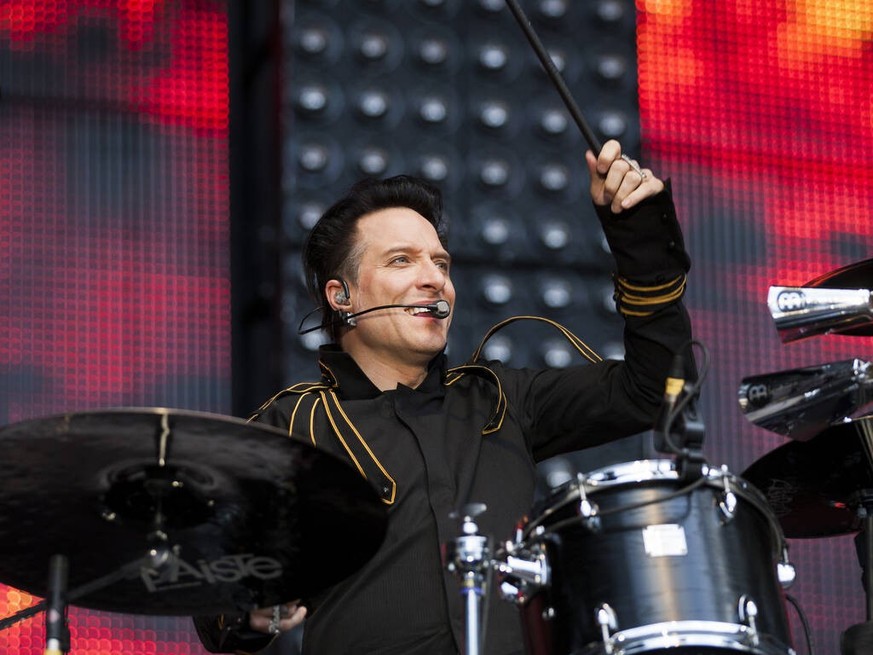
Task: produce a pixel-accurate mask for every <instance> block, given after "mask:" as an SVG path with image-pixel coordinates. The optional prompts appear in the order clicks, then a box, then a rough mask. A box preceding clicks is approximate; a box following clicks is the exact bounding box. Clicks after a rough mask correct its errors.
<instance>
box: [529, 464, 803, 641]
mask: <svg viewBox="0 0 873 655" xmlns="http://www.w3.org/2000/svg"><path fill="white" fill-rule="evenodd" d="M729 480H730V481H731V484H730V486H731V490H732V491H733V493H735V494H736V496H737V498H738V501H739V502H738V504H737V507H736V509H735V511H734V512H733V516H732V517H731V518H728V517H727V515H726V514H725V513H723V512H722V510H721V509H720V508H719V502H720V501H722V500H723V498H724V496H723V494H724V486H723V480H722V479H717V480H706V481H705V482H704V483H703V484H702V485H700V486H698V487H697V488H695V489H693V490H692V491H691V492H689V493H685V494H681V495H677V496H676V497H672V496H673V495H674V494H675V492H676V491H677V490H679V489H680V484H682V483H680V482H679V481H678V480H677V479H675V476H674V478H673V479H667V478H662V477H658V476H657V475H655V476H653V479H648V480H642V481H638V482H637V481H635V482H633V483H622V484H612V485H607V486H605V487H603V488H596V486H593V487H590V488H588V489H587V491H586V495H587V498H588V500H590V501H591V502H593V503H595V504H596V505H597V506H598V510H599V513H600V514H601V516H600V517H599V519H598V521H599V526H597V524H596V523H594V524H592V522H590V521H589V520H586V519H584V518H582V517H580V516H578V505H579V502H578V501H579V499H580V494H579V491H578V487H577V488H576V489H575V491H574V489H573V486H572V485H570V486H569V487H568V488H567V489H565V490H564V492H563V495H562V494H561V493H559V494H557V496H556V497H553V498H552V499H551V505H550V506H549V507H548V508H547V509H546V511H545V516H544V517H541V518H540V519H538V520H535V522H534V523H535V524H538V525H541V526H543V527H544V528H545V530H544V531H542V534H540V533H539V532H540V531H539V530H531V531H529V532H528V534H527V536H526V538H527V541H528V544H532V543H533V542H535V541H538V542H540V543H541V544H543V545H544V546H545V549H546V553H547V561H548V563H549V567H550V568H551V576H550V577H551V583H550V584H549V585H548V586H546V587H545V588H543V589H542V590H540V591H539V592H538V593H536V594H534V595H533V596H532V597H531V598H530V599H529V600H528V602H527V603H525V604H524V605H523V606H522V609H521V612H522V625H523V628H524V632H525V638H526V642H527V648H528V652H529V653H531V655H566V654H567V653H579V652H582V651H583V650H585V649H591V647H592V645H593V644H596V643H598V642H602V633H601V627H600V625H598V624H597V622H596V620H595V616H596V611H597V608H599V607H600V606H601V605H602V604H603V603H606V604H608V605H609V606H610V607H611V608H612V609H613V610H614V611H615V614H616V616H617V630H618V631H624V630H627V629H629V628H637V627H641V626H652V625H655V624H661V623H666V622H686V625H688V626H691V625H692V624H691V623H689V622H697V621H702V622H718V623H723V624H734V625H737V627H738V630H739V629H740V628H741V627H742V625H743V623H742V621H741V620H740V616H739V612H740V609H739V604H740V599H741V598H742V597H744V596H745V597H747V598H750V599H752V600H753V601H754V603H755V604H756V606H757V608H758V612H759V613H758V616H757V617H756V628H757V631H758V632H759V633H761V634H762V635H764V637H765V641H767V642H769V643H776V644H784V645H785V648H784V649H781V648H780V649H778V651H779V652H789V648H788V644H789V643H790V631H789V628H788V622H787V617H786V611H785V596H784V592H783V589H782V587H781V585H780V583H779V580H778V576H777V573H776V565H777V563H778V560H779V558H780V557H781V554H782V543H783V542H782V536H781V532H779V531H778V524H777V523H776V522H775V520H773V519H772V515H771V514H770V512H769V509H768V508H767V506H766V503H765V502H764V501H763V498H762V497H759V496H760V494H758V493H757V492H756V491H755V490H754V489H752V488H750V487H749V486H748V484H747V483H745V482H744V481H742V480H740V479H739V478H736V477H734V476H731V477H730V478H729ZM652 501H657V502H652ZM640 503H650V504H646V505H643V506H642V507H636V508H633V507H632V506H635V505H638V504H640ZM623 508H627V509H623ZM652 526H669V527H671V528H673V529H678V528H675V526H681V531H682V532H683V533H684V538H685V545H686V547H687V552H686V553H685V554H681V555H680V554H660V555H653V554H651V553H650V552H647V551H646V544H645V539H644V530H646V529H647V528H650V527H652ZM655 529H656V530H657V529H658V528H657V527H656V528H655ZM692 630H693V629H692ZM611 632H615V630H611ZM737 639H739V637H737ZM736 646H737V647H738V649H741V650H748V652H765V651H764V650H760V651H757V650H756V649H754V648H751V647H750V648H748V649H747V648H746V646H745V645H744V644H742V645H741V644H736ZM707 652H712V651H707Z"/></svg>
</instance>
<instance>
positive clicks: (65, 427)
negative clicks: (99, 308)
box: [0, 408, 387, 616]
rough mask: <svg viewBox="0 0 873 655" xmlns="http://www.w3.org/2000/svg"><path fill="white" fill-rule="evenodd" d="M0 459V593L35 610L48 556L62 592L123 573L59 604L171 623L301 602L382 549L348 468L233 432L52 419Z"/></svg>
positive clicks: (363, 487) (215, 418) (24, 429)
mask: <svg viewBox="0 0 873 655" xmlns="http://www.w3.org/2000/svg"><path fill="white" fill-rule="evenodd" d="M0 448H2V450H3V452H4V453H5V456H4V458H3V459H4V465H3V466H2V467H0V508H2V509H0V582H2V583H4V584H8V585H11V586H13V587H17V588H19V589H22V590H24V591H27V592H28V593H31V594H34V595H37V596H41V597H45V595H46V591H47V576H48V573H47V572H48V563H49V560H50V558H51V556H52V555H54V554H56V553H57V554H63V555H66V556H67V558H68V561H69V589H70V592H71V594H73V593H74V590H75V589H76V588H77V587H79V588H80V587H82V586H84V585H89V584H90V583H92V582H93V581H95V580H98V579H101V578H104V577H107V576H111V575H113V574H115V573H116V572H118V571H120V570H124V569H125V567H128V569H131V567H130V566H129V565H131V563H133V567H132V570H130V572H129V574H128V575H127V576H126V577H125V578H124V579H122V580H120V581H117V582H115V583H113V584H112V585H110V586H108V587H106V588H103V589H100V590H97V591H93V592H92V593H89V594H88V595H85V596H82V597H80V598H75V599H71V601H70V602H71V604H73V605H78V606H81V607H87V608H91V609H98V610H107V611H115V612H124V613H130V614H156V615H180V616H182V615H197V614H213V613H220V612H225V611H233V610H240V609H252V608H254V607H264V606H269V605H275V604H278V603H280V602H284V601H288V600H293V599H295V598H306V597H308V596H310V595H312V594H314V593H317V592H319V591H321V590H323V589H325V588H326V587H328V586H330V585H332V584H334V583H336V582H338V581H339V580H341V579H343V578H345V577H347V576H348V575H350V574H351V573H352V572H354V571H355V570H357V569H358V568H360V567H361V566H362V565H363V564H364V563H365V562H366V561H367V560H368V559H369V558H370V557H371V556H372V555H373V554H374V553H375V552H376V550H377V549H378V547H379V545H380V544H381V542H382V540H383V538H384V535H385V528H386V522H387V516H386V512H385V507H384V505H383V503H382V502H381V501H380V499H379V497H378V495H377V494H376V492H375V491H374V490H373V489H372V488H371V487H370V485H369V483H368V482H366V481H365V480H364V479H363V478H362V477H361V476H360V475H358V473H357V472H356V471H354V470H353V469H352V468H351V467H350V466H348V465H346V464H345V463H344V462H341V461H340V460H338V459H336V458H334V457H332V456H330V455H327V454H325V453H322V452H320V451H317V450H316V449H315V448H314V447H312V446H311V445H309V444H307V443H305V442H303V441H301V440H298V439H295V438H291V437H289V436H287V435H286V434H284V433H283V432H281V431H279V430H276V429H273V428H269V427H266V426H261V425H257V424H250V423H246V422H244V421H242V420H239V419H235V418H230V417H226V416H220V415H216V414H207V413H202V412H190V411H181V410H170V409H161V408H136V409H111V410H102V411H94V412H82V413H75V414H66V415H62V416H54V417H49V418H42V419H35V420H29V421H23V422H21V423H16V424H13V425H9V426H6V427H4V428H2V429H0ZM141 563H144V564H145V565H144V566H140V565H139V564H141Z"/></svg>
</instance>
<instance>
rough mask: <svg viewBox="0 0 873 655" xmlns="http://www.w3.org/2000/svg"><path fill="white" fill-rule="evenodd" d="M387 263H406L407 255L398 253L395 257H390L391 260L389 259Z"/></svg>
mask: <svg viewBox="0 0 873 655" xmlns="http://www.w3.org/2000/svg"><path fill="white" fill-rule="evenodd" d="M388 263H389V264H408V263H409V257H407V256H406V255H398V256H397V257H393V258H392V259H391V261H389V262H388Z"/></svg>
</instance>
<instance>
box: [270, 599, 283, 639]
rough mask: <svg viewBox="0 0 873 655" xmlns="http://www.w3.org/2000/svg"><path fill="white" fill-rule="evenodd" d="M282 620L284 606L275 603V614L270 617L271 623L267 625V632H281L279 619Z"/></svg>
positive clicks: (274, 633) (272, 633)
mask: <svg viewBox="0 0 873 655" xmlns="http://www.w3.org/2000/svg"><path fill="white" fill-rule="evenodd" d="M281 620H282V606H281V605H273V616H272V617H270V623H269V625H268V626H267V632H268V633H270V634H271V635H277V634H279V621H281Z"/></svg>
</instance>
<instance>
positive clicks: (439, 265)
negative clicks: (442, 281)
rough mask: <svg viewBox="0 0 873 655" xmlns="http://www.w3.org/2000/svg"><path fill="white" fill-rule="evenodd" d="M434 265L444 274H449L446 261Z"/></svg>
mask: <svg viewBox="0 0 873 655" xmlns="http://www.w3.org/2000/svg"><path fill="white" fill-rule="evenodd" d="M434 264H436V265H437V267H438V268H440V269H442V270H443V271H445V272H446V273H448V272H449V263H448V262H447V261H436V262H434Z"/></svg>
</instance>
